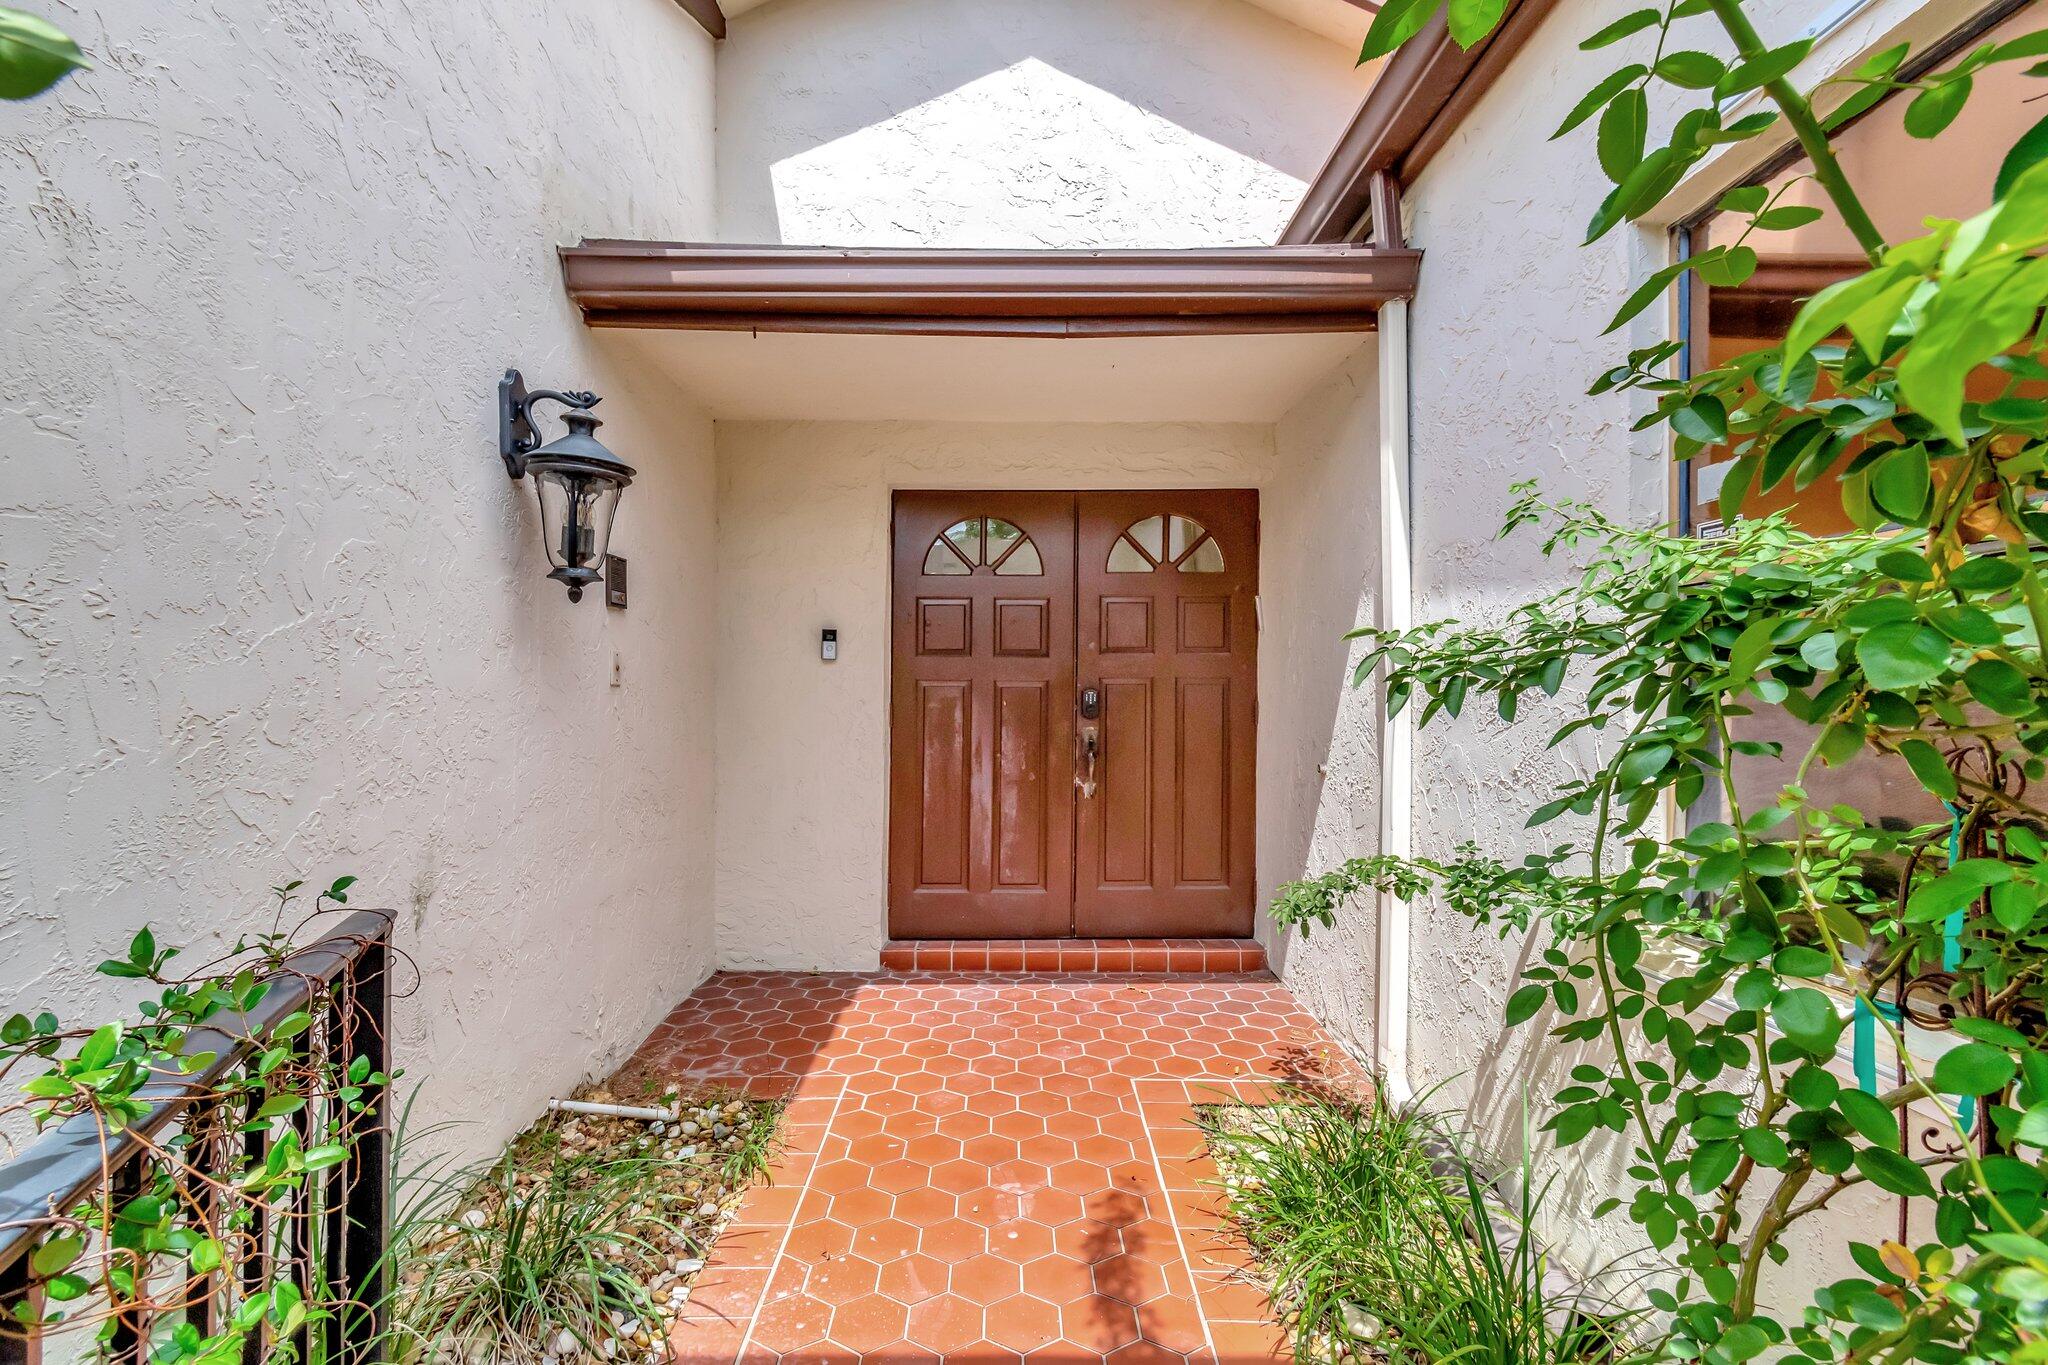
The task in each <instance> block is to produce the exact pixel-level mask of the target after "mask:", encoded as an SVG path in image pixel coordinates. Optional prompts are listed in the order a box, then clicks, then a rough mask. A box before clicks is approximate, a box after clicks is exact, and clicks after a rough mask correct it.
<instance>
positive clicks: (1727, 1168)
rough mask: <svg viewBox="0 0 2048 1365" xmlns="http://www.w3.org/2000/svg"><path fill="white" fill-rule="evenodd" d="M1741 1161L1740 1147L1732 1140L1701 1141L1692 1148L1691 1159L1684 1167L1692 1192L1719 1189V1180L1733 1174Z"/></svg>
mask: <svg viewBox="0 0 2048 1365" xmlns="http://www.w3.org/2000/svg"><path fill="white" fill-rule="evenodd" d="M1741 1161H1742V1147H1741V1145H1740V1144H1738V1143H1736V1142H1734V1141H1730V1140H1722V1141H1718V1142H1703V1143H1701V1144H1700V1145H1699V1146H1698V1147H1697V1148H1695V1149H1694V1150H1693V1154H1692V1160H1691V1162H1690V1163H1688V1165H1687V1168H1686V1175H1687V1178H1688V1180H1689V1181H1690V1182H1691V1184H1692V1189H1693V1193H1694V1194H1705V1193H1706V1192H1707V1191H1708V1190H1715V1189H1719V1188H1720V1187H1721V1182H1722V1181H1724V1180H1726V1179H1727V1178H1728V1177H1729V1176H1730V1175H1732V1174H1734V1172H1735V1168H1736V1166H1737V1165H1739V1164H1740V1163H1741Z"/></svg>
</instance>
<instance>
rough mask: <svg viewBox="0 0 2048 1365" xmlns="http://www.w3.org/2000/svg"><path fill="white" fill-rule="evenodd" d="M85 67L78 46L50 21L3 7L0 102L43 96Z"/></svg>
mask: <svg viewBox="0 0 2048 1365" xmlns="http://www.w3.org/2000/svg"><path fill="white" fill-rule="evenodd" d="M86 65H87V63H86V60H85V54H84V53H83V52H81V51H79V50H78V44H77V43H75V42H73V41H72V40H71V38H70V37H69V36H68V35H67V34H65V33H64V32H63V31H62V30H61V29H59V28H58V27H57V26H56V25H54V24H52V23H50V21H49V20H47V19H39V18H37V17H36V16H35V15H33V14H25V13H23V12H22V11H20V10H18V9H11V8H9V7H8V6H6V5H0V99H5V100H25V99H28V98H29V97H31V96H33V95H40V94H42V93H43V92H44V91H45V90H48V89H49V88H50V87H51V86H53V85H55V84H56V83H57V82H58V81H61V80H63V79H64V78H65V77H66V76H68V75H70V74H71V73H72V72H74V71H78V70H82V69H84V68H85V66H86Z"/></svg>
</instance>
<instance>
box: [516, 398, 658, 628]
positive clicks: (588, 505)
mask: <svg viewBox="0 0 2048 1365" xmlns="http://www.w3.org/2000/svg"><path fill="white" fill-rule="evenodd" d="M543 398H551V399H553V400H554V401H555V402H557V403H560V404H561V405H562V407H563V408H564V412H563V413H562V421H563V423H564V424H565V425H566V426H567V427H568V428H569V430H568V433H567V434H566V435H563V436H558V437H556V438H555V439H554V440H552V441H549V442H548V443H547V444H546V445H542V444H541V443H540V431H539V429H538V428H536V427H535V426H534V424H533V405H534V404H535V403H538V402H540V401H541V400H542V399H543ZM598 402H599V399H598V396H597V395H596V394H594V393H576V392H564V391H562V390H560V389H534V390H533V391H532V392H528V391H527V388H526V381H525V379H524V378H522V377H521V376H520V373H519V371H517V370H507V371H505V377H504V378H503V379H501V380H499V381H498V453H499V454H500V455H503V456H504V457H505V472H506V473H508V474H510V475H511V476H512V477H513V478H514V479H515V480H517V479H523V478H525V477H526V476H527V475H528V474H531V475H533V490H534V492H535V493H536V494H538V495H539V497H540V534H541V539H542V540H543V542H545V544H546V546H547V551H548V562H549V563H550V564H552V565H554V566H555V567H554V571H553V572H551V573H550V574H548V577H549V578H552V579H554V580H555V581H556V582H558V583H561V584H563V585H564V586H566V587H567V588H568V589H569V600H570V601H571V602H581V601H582V600H583V590H584V588H586V587H588V586H589V585H591V584H592V583H596V582H599V581H601V580H602V579H603V577H604V574H603V572H602V566H603V564H604V553H605V546H606V545H607V544H608V543H609V542H610V541H611V538H612V518H613V517H614V516H616V515H617V514H618V510H619V494H620V492H621V491H623V490H624V489H625V487H626V485H627V484H629V483H631V482H633V470H632V467H631V466H630V465H628V464H627V463H626V462H625V461H624V460H621V459H620V458H619V457H618V456H616V455H614V454H612V453H611V452H610V451H609V450H606V449H605V448H604V445H603V444H602V443H601V442H599V440H598V439H597V438H596V437H595V436H593V435H591V433H592V432H593V431H595V430H597V428H599V427H600V426H603V425H604V424H603V423H602V422H600V421H599V420H598V419H597V418H595V417H592V416H591V415H590V410H591V409H592V408H594V407H596V406H597V404H598Z"/></svg>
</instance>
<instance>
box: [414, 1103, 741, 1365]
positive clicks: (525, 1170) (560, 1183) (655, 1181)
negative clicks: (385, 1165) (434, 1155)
mask: <svg viewBox="0 0 2048 1365" xmlns="http://www.w3.org/2000/svg"><path fill="white" fill-rule="evenodd" d="M581 1098H585V1099H591V1100H596V1101H598V1102H600V1103H609V1102H612V1100H613V1098H614V1097H613V1095H612V1094H611V1092H610V1091H608V1090H590V1091H587V1092H586V1093H585V1094H584V1095H582V1096H581ZM662 1099H663V1104H662V1107H664V1108H667V1109H669V1110H670V1111H671V1113H672V1115H673V1117H672V1118H670V1119H667V1120H663V1121H661V1122H656V1123H647V1122H643V1121H641V1120H638V1119H627V1118H618V1117H608V1116H602V1115H588V1116H585V1115H575V1116H569V1117H563V1116H559V1115H551V1116H550V1117H548V1118H546V1119H543V1120H542V1121H541V1122H540V1123H538V1124H536V1125H535V1126H534V1127H532V1128H530V1129H529V1130H528V1131H527V1132H525V1133H524V1134H522V1135H521V1136H520V1137H519V1138H518V1139H517V1140H516V1141H515V1142H514V1143H513V1144H512V1145H511V1147H509V1148H508V1149H507V1150H506V1152H505V1153H504V1154H503V1155H501V1156H499V1157H497V1158H494V1159H491V1160H488V1161H485V1162H481V1163H477V1164H473V1165H468V1166H457V1167H453V1168H449V1167H447V1166H446V1165H445V1163H429V1164H428V1165H427V1166H426V1167H424V1168H423V1169H421V1170H419V1171H416V1172H413V1173H411V1174H409V1175H408V1176H407V1177H406V1178H405V1180H404V1181H403V1185H404V1189H405V1193H406V1196H407V1197H406V1208H405V1209H404V1211H403V1212H402V1214H401V1216H400V1219H399V1227H398V1229H397V1232H396V1234H395V1236H394V1239H393V1244H392V1247H391V1250H390V1257H391V1260H392V1263H393V1266H394V1268H395V1270H396V1272H397V1279H398V1290H397V1292H396V1294H395V1296H394V1298H393V1303H392V1310H393V1311H392V1319H393V1345H392V1351H391V1354H392V1355H393V1356H394V1357H395V1358H398V1359H401V1360H405V1361H418V1362H425V1363H426V1365H436V1363H439V1362H445V1363H446V1365H456V1363H457V1362H461V1363H462V1365H478V1363H480V1362H505V1363H506V1365H577V1363H579V1362H582V1363H594V1362H599V1361H606V1362H610V1361H619V1362H657V1361H663V1360H666V1359H668V1356H669V1352H668V1347H667V1339H668V1334H669V1331H670V1329H671V1327H672V1326H673V1324H674V1322H675V1320H676V1318H678V1317H679V1316H681V1315H682V1313H683V1312H684V1311H685V1309H686V1307H687V1305H688V1302H689V1294H690V1288H691V1286H692V1284H693V1283H694V1281H695V1279H696V1277H697V1275H698V1273H699V1272H700V1271H702V1270H703V1268H704V1258H705V1255H706V1252H707V1251H708V1249H709V1248H710V1246H711V1245H712V1243H713V1242H715V1241H716V1240H717V1238H718V1235H719V1233H720V1232H721V1231H722V1230H723V1229H724V1227H725V1225H726V1224H727V1223H728V1222H729V1221H730V1219H731V1217H732V1213H733V1209H734V1207H735V1206H736V1205H737V1204H738V1202H739V1199H740V1197H741V1196H742V1195H743V1194H744V1193H745V1192H746V1190H747V1189H748V1187H750V1186H751V1185H752V1184H753V1183H754V1182H755V1181H756V1180H758V1179H760V1178H761V1177H762V1176H763V1174H764V1173H765V1172H766V1170H767V1168H768V1165H769V1162H770V1161H771V1159H772V1157H773V1154H774V1151H775V1144H776V1132H777V1126H778V1123H779V1120H780V1114H781V1106H780V1105H779V1104H775V1103H771V1102H762V1101H750V1100H745V1099H741V1098H738V1097H734V1096H727V1095H704V1096H699V1097H697V1098H695V1099H693V1100H691V1101H689V1102H687V1103H685V1102H680V1101H679V1100H678V1098H677V1096H676V1095H675V1094H674V1093H673V1092H671V1093H669V1094H668V1095H666V1096H664V1097H662Z"/></svg>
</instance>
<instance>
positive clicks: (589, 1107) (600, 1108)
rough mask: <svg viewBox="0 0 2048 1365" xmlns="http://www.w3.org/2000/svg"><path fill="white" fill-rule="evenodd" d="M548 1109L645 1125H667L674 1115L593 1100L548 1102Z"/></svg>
mask: <svg viewBox="0 0 2048 1365" xmlns="http://www.w3.org/2000/svg"><path fill="white" fill-rule="evenodd" d="M548 1108H550V1109H558V1110H560V1111H561V1112H562V1113H565V1114H598V1115H602V1116H603V1117H605V1118H613V1119H641V1120H643V1121H645V1122H647V1123H668V1122H670V1121H671V1120H673V1119H674V1118H675V1117H676V1115H675V1112H674V1111H673V1110H669V1109H644V1108H640V1107H638V1106H636V1105H631V1104H599V1103H597V1102H596V1101H595V1100H549V1101H548Z"/></svg>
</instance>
